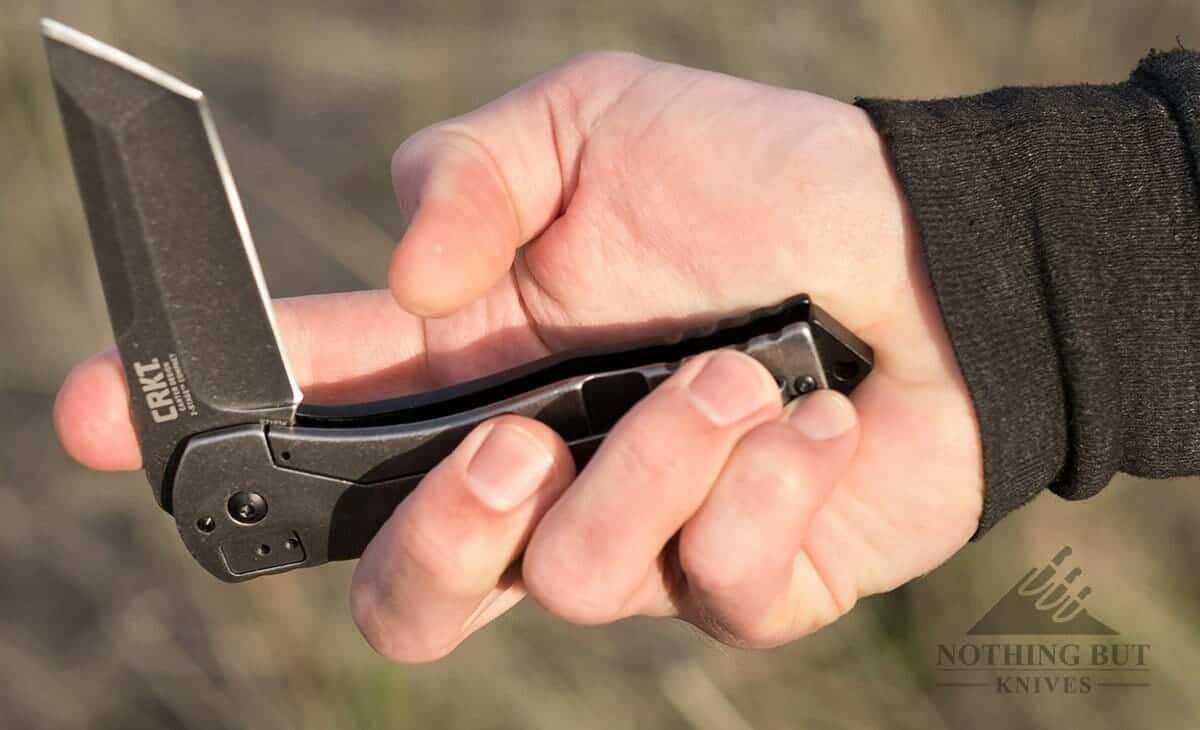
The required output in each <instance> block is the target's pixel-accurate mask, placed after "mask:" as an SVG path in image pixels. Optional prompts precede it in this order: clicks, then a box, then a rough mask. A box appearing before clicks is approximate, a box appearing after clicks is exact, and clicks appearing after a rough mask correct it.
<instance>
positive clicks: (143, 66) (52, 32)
mask: <svg viewBox="0 0 1200 730" xmlns="http://www.w3.org/2000/svg"><path fill="white" fill-rule="evenodd" d="M41 25H42V37H43V38H45V39H46V40H47V41H54V42H56V43H61V44H62V45H64V46H68V47H70V48H74V49H75V50H77V51H79V52H80V53H86V54H88V55H89V56H95V57H96V58H99V59H103V60H105V61H107V62H109V63H111V64H113V65H115V66H118V67H120V68H123V69H125V70H126V71H129V72H130V73H132V74H135V75H137V76H140V77H142V78H143V79H145V80H147V81H149V82H151V83H153V84H157V85H158V86H161V87H163V88H164V89H167V90H169V91H172V92H174V93H176V94H179V95H180V96H183V97H187V98H188V99H192V100H194V101H196V102H199V103H203V102H204V92H202V91H200V90H199V89H197V88H196V87H194V86H192V85H191V84H188V83H186V82H183V81H180V80H179V79H177V78H175V77H174V76H172V75H171V74H169V73H167V72H166V71H163V70H162V69H159V68H155V67H154V66H151V65H150V64H148V63H146V62H145V61H143V60H141V59H140V58H135V57H134V56H131V55H129V54H128V53H126V52H124V51H122V50H120V49H119V48H114V47H112V46H110V45H108V44H107V43H104V42H103V41H99V40H96V39H95V38H93V37H92V36H90V35H88V34H87V33H83V32H81V31H78V30H75V29H74V28H72V27H71V26H69V25H65V24H63V23H60V22H58V21H57V20H54V19H53V18H42V21H41Z"/></svg>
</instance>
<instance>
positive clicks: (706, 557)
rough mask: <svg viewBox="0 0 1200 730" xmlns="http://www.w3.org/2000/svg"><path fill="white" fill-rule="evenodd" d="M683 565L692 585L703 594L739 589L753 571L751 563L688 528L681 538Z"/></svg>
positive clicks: (680, 554) (681, 561)
mask: <svg viewBox="0 0 1200 730" xmlns="http://www.w3.org/2000/svg"><path fill="white" fill-rule="evenodd" d="M679 568H680V570H682V571H683V574H684V576H686V577H687V582H688V586H690V587H691V589H693V590H694V591H696V592H698V593H699V594H700V595H701V596H703V595H714V594H721V595H723V594H728V593H730V592H733V591H736V590H737V589H739V588H741V587H742V586H744V585H745V584H746V582H747V581H748V580H749V579H750V572H751V566H749V565H746V564H745V563H744V562H743V561H740V560H735V559H733V558H732V557H731V556H730V554H729V553H727V552H725V551H723V550H721V548H720V546H719V545H714V544H712V541H711V540H705V539H704V538H703V537H701V538H697V537H695V536H694V534H693V533H691V532H689V531H688V530H684V531H683V533H682V534H681V535H680V538H679Z"/></svg>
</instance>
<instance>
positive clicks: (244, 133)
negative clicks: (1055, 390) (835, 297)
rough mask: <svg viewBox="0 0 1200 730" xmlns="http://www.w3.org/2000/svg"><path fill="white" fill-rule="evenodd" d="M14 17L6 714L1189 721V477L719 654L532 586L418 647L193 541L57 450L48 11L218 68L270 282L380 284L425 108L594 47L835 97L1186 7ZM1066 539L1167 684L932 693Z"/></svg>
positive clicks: (530, 721)
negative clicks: (847, 613)
mask: <svg viewBox="0 0 1200 730" xmlns="http://www.w3.org/2000/svg"><path fill="white" fill-rule="evenodd" d="M15 4H16V3H9V6H8V7H6V8H5V9H4V12H3V14H2V15H0V170H2V171H3V173H2V174H0V232H2V234H3V238H2V239H0V251H3V258H2V259H0V261H2V264H0V343H2V344H0V433H2V435H3V438H0V575H2V576H3V582H4V586H3V588H0V727H4V728H30V729H31V730H34V729H39V728H56V729H70V728H83V727H105V728H107V727H112V728H124V729H128V730H135V729H137V728H157V727H173V728H206V729H210V730H212V729H219V728H242V727H254V728H259V729H261V730H271V729H273V728H279V729H280V730H282V729H283V728H288V729H289V730H293V729H303V728H313V729H319V730H327V729H329V728H343V727H344V728H351V727H354V728H358V727H362V728H385V727H386V728H399V727H422V728H424V727H471V728H478V727H483V728H509V727H521V728H546V729H547V730H550V729H552V728H561V727H580V728H597V729H599V728H609V727H680V728H687V727H690V728H696V729H697V730H708V728H721V729H726V728H731V729H736V728H751V727H752V728H784V727H811V728H843V727H844V728H851V727H853V728H858V727H903V728H909V727H911V728H923V729H924V728H940V727H973V728H984V727H1047V728H1048V727H1058V726H1060V725H1061V724H1062V722H1063V720H1064V719H1066V718H1069V719H1070V724H1071V725H1076V726H1087V727H1094V728H1109V727H1111V728H1118V727H1119V728H1125V727H1145V728H1151V727H1153V728H1161V727H1194V726H1196V724H1197V722H1198V720H1197V718H1200V711H1198V710H1200V697H1197V695H1196V693H1195V692H1194V691H1193V688H1194V686H1195V677H1197V676H1200V633H1198V632H1197V631H1196V628H1195V627H1196V622H1197V617H1198V616H1200V613H1198V612H1197V610H1196V606H1197V602H1198V601H1200V590H1197V588H1196V587H1195V586H1196V585H1197V584H1196V581H1195V579H1194V577H1193V576H1194V574H1193V573H1192V570H1193V567H1194V565H1195V564H1196V560H1197V558H1198V557H1200V539H1198V538H1197V536H1196V527H1197V524H1200V522H1198V520H1197V516H1196V515H1197V512H1198V509H1197V508H1198V507H1200V504H1198V497H1197V492H1196V489H1195V485H1194V484H1189V483H1187V482H1183V481H1180V482H1171V483H1159V484H1145V485H1137V486H1133V485H1131V484H1127V483H1122V484H1120V485H1118V486H1115V487H1114V488H1112V489H1110V490H1109V491H1107V492H1106V493H1105V494H1104V495H1102V496H1101V497H1100V498H1098V499H1096V500H1093V501H1091V502H1088V503H1083V504H1065V503H1061V502H1058V501H1056V500H1054V499H1050V498H1045V499H1041V500H1039V501H1038V502H1036V503H1035V504H1034V505H1033V506H1032V507H1030V508H1027V509H1025V510H1023V511H1022V512H1020V513H1019V514H1017V515H1014V516H1013V517H1011V518H1009V519H1008V520H1007V521H1006V522H1005V523H1003V524H1002V525H1001V526H1000V527H999V528H997V529H996V530H995V531H994V533H993V534H992V535H990V536H989V537H988V539H986V540H985V541H983V542H982V543H980V544H978V545H973V546H971V547H970V548H968V549H967V550H965V551H964V552H963V553H962V554H961V555H960V556H959V557H957V558H956V559H954V560H953V561H951V563H949V564H948V565H947V566H945V567H944V568H942V569H941V570H938V571H937V572H935V573H934V574H932V575H930V576H927V577H926V578H924V579H922V580H920V581H917V582H916V583H914V584H913V585H911V586H910V587H908V588H906V589H904V590H901V591H897V592H896V593H894V594H891V595H889V596H884V597H879V598H876V599H873V600H869V601H866V602H864V603H863V605H861V606H860V607H859V609H858V610H856V611H855V612H854V613H853V614H852V616H851V617H849V618H848V619H846V620H844V621H842V622H840V623H839V624H838V625H836V626H835V627H832V628H831V629H828V630H826V631H824V632H821V633H820V634H819V635H817V636H815V637H812V638H811V639H810V640H807V641H804V642H800V643H797V644H795V645H792V646H789V647H786V648H783V649H780V650H776V651H773V652H765V653H757V654H750V653H743V652H736V651H731V650H727V649H724V648H721V647H720V646H718V645H716V644H714V643H712V642H711V641H708V640H706V639H703V638H701V637H700V636H698V635H697V634H696V633H695V632H693V631H691V630H689V629H687V628H686V627H684V626H682V625H678V624H671V623H662V622H650V621H637V620H634V621H628V622H624V623H621V624H619V625H616V626H611V627H605V628H578V627H571V626H567V625H563V624H561V623H559V622H557V621H555V620H552V619H550V618H548V617H546V616H545V615H543V614H542V613H541V612H540V611H539V610H538V609H537V608H536V607H535V606H524V607H522V608H521V609H520V610H518V611H516V612H515V613H514V614H513V615H511V616H509V617H507V618H505V619H504V620H502V621H501V622H500V623H499V624H498V625H496V626H494V627H492V628H490V629H489V630H487V631H485V632H483V633H482V634H481V635H479V636H478V637H476V638H474V639H472V640H471V641H469V642H468V643H467V644H466V645H465V646H464V647H463V648H462V649H461V650H460V651H459V652H458V653H456V654H455V655H454V656H453V657H451V658H450V659H448V660H445V661H443V662H440V663H437V664H435V665H432V666H426V667H416V668H400V667H392V666H389V665H387V664H386V663H385V662H383V661H382V660H380V659H377V658H375V657H374V656H373V655H371V654H370V653H369V651H368V649H367V647H366V646H365V644H364V643H363V642H362V641H361V640H360V639H359V638H358V637H357V635H356V633H355V631H354V629H353V626H352V625H351V622H350V619H349V616H348V611H347V610H346V608H345V596H344V592H345V586H346V583H347V580H348V576H349V572H348V569H347V566H330V567H326V568H324V569H321V570H318V571H305V572H301V573H293V574H289V575H286V576H283V577H278V578H275V579H271V580H264V581H258V582H255V583H252V584H249V585H243V586H226V585H222V584H219V583H216V582H214V581H212V580H211V579H210V578H209V577H208V576H207V575H205V574H202V572H201V571H200V569H199V568H198V567H195V566H194V565H192V564H191V562H190V560H189V559H188V558H187V557H186V554H185V552H184V551H183V549H182V547H181V546H180V545H179V544H178V540H177V538H176V536H175V535H174V533H173V528H172V526H171V522H170V521H169V519H167V518H166V517H165V516H164V515H162V514H161V513H160V512H158V510H157V509H156V508H155V507H154V506H153V502H152V500H151V499H150V495H149V491H148V489H147V487H146V485H145V484H144V483H143V479H142V477H141V475H119V476H102V475H95V474H89V473H85V472H84V471H83V470H82V469H80V468H78V467H76V466H74V465H72V464H70V463H69V462H68V461H67V459H66V458H65V457H64V456H63V455H62V454H61V453H60V452H59V451H58V449H57V447H56V445H55V443H54V439H53V436H52V432H51V427H50V423H49V408H50V404H51V401H52V397H53V393H54V390H55V388H56V387H57V385H58V383H59V381H60V379H61V378H62V376H63V375H64V373H65V372H66V371H67V369H68V368H69V367H70V365H71V364H72V363H73V362H75V361H76V360H78V359H79V358H81V357H83V356H84V355H86V354H88V353H90V352H91V351H93V350H94V349H96V348H100V347H104V346H106V344H107V343H108V341H109V334H108V324H107V318H106V316H105V313H104V309H103V302H102V298H101V295H100V292H99V288H98V284H97V280H96V275H95V272H94V270H93V264H92V259H91V253H90V249H89V244H88V239H87V236H86V231H85V228H84V225H83V221H82V215H81V211H80V206H79V202H78V199H77V195H76V192H75V188H74V182H73V179H72V177H71V172H70V168H69V165H68V162H67V159H66V156H65V150H64V144H63V140H62V137H61V132H60V129H59V124H58V119H57V117H56V113H55V110H54V107H53V100H52V98H51V94H50V86H49V82H48V80H47V77H46V69H45V67H44V61H43V58H42V55H41V49H40V40H39V38H38V34H37V26H36V20H37V17H38V16H39V15H40V14H48V15H53V16H55V17H57V18H59V19H61V20H64V21H66V22H68V23H71V24H73V25H76V26H78V27H80V28H82V29H84V30H86V31H89V32H92V33H94V34H96V35H98V36H99V37H101V38H105V39H108V40H110V41H113V42H115V43H117V44H119V45H121V46H123V47H125V48H127V49H129V50H131V51H132V52H134V53H136V54H139V55H142V56H144V57H146V58H148V59H151V60H152V61H154V62H156V63H159V64H161V65H163V66H165V67H167V68H170V69H172V70H175V71H177V72H179V73H180V74H181V75H183V76H185V77H186V78H189V79H191V80H193V81H195V82H196V83H198V84H199V85H201V86H202V87H203V88H205V89H206V90H207V91H208V92H209V94H210V96H211V97H212V98H213V99H214V100H215V102H216V103H217V105H218V107H219V110H220V112H221V119H220V120H219V121H220V125H221V128H222V130H223V132H224V136H225V142H226V147H227V149H228V151H229V153H230V156H231V158H232V164H233V166H234V169H235V174H236V175H237V176H238V179H239V182H240V185H241V188H242V191H243V193H244V196H245V198H246V200H247V207H248V209H249V215H250V218H251V222H252V225H253V227H254V228H255V231H256V238H257V239H258V241H259V248H260V251H262V252H263V254H264V263H265V266H266V269H267V274H268V278H269V280H270V282H271V284H272V288H273V290H274V291H275V292H276V293H277V294H294V293H301V292H311V291H330V290H338V289H346V288H356V287H360V286H370V285H379V284H380V283H381V280H380V272H381V271H382V270H383V268H384V262H385V261H386V258H387V255H388V250H389V247H390V245H391V242H392V240H393V239H394V237H395V236H396V235H397V234H398V233H399V231H400V230H401V221H400V220H399V217H398V216H397V215H396V214H395V213H394V212H393V210H392V207H391V196H390V191H389V188H388V180H387V173H386V161H387V159H388V156H389V155H390V153H391V150H392V148H393V147H394V146H395V145H396V144H397V143H398V142H399V141H400V140H402V139H403V138H404V137H405V136H406V135H407V134H408V133H410V132H412V131H414V130H415V129H417V128H419V127H420V126H422V125H424V124H426V123H428V122H431V121H433V120H435V119H438V118H441V117H445V116H447V115H451V114H455V113H459V112H462V111H465V110H467V109H469V108H471V107H473V106H475V105H477V104H480V103H482V102H484V101H486V100H488V99H490V98H492V97H493V96H495V95H498V94H500V93H502V92H504V91H505V90H507V89H508V88H510V87H512V86H513V85H515V84H518V83H520V82H521V81H523V80H525V79H527V78H529V77H531V76H533V75H535V74H537V73H539V72H540V71H542V70H545V69H546V68H548V67H550V66H552V65H554V64H556V63H558V62H560V61H562V60H564V59H566V58H568V57H570V56H571V55H574V54H576V53H578V52H581V51H585V50H589V49H595V48H601V47H610V48H614V47H615V48H626V49H631V50H636V51H639V52H641V53H644V54H646V55H651V56H655V57H659V58H665V59H670V60H675V61H679V62H683V63H688V64H693V65H698V66H702V67H706V68H713V69H719V70H722V71H726V72H729V73H732V74H737V75H742V76H748V77H751V78H755V79H758V80H762V81H766V82H771V83H776V84H781V85H788V86H795V87H804V88H808V89H811V90H814V91H817V92H822V93H826V94H830V95H833V96H838V97H842V98H849V97H851V96H854V95H903V96H932V95H943V94H952V93H963V92H970V91H974V90H979V89H983V88H987V87H991V86H995V85H1000V84H1018V83H1055V82H1067V81H1075V80H1091V81H1105V80H1115V79H1119V78H1121V77H1123V76H1124V75H1125V74H1126V73H1128V70H1129V69H1130V68H1131V67H1132V66H1133V64H1134V63H1135V62H1136V61H1137V59H1138V58H1139V56H1141V55H1142V54H1143V53H1144V52H1145V51H1146V50H1147V49H1148V48H1150V47H1160V48H1161V47H1169V46H1172V45H1174V44H1175V42H1176V36H1177V35H1179V36H1182V39H1183V41H1184V42H1185V43H1187V42H1192V43H1194V44H1195V43H1200V7H1198V6H1196V4H1195V3H1193V2H1183V1H1180V2H1124V3H1121V2H1081V1H1078V2H1069V1H1066V0H1063V1H1059V2H1033V0H1025V1H1023V2H1015V1H1014V2H1008V3H1002V2H990V3H983V2H979V3H966V2H949V1H946V2H938V1H936V0H909V1H907V2H884V1H883V0H880V2H875V3H871V2H866V1H865V0H862V1H856V2H851V1H844V2H833V1H827V2H808V3H803V4H800V3H786V2H780V3H770V2H740V3H724V4H720V3H714V4H697V3H685V2H682V1H681V0H642V2H622V3H593V4H582V3H581V4H567V3H564V4H561V5H555V4H552V3H550V2H547V1H546V0H539V1H538V2H530V3H517V2H508V1H506V2H477V3H472V4H467V3H441V2H436V1H434V0H424V1H423V2H421V1H417V2H408V3H392V2H388V3H385V2H376V1H370V0H364V1H362V2H356V3H321V2H315V1H312V0H310V1H309V2H284V1H283V0H272V1H270V2H265V1H264V2H256V3H244V2H238V3H235V2H200V1H199V0H196V1H195V2H175V3H172V2H136V1H134V0H126V1H117V0H88V1H85V0H76V1H75V2H67V1H66V0H64V1H62V2H45V3H42V4H41V5H40V7H12V6H13V5H15ZM1064 543H1069V544H1071V545H1073V546H1074V547H1075V548H1076V550H1077V553H1078V554H1079V555H1080V556H1081V557H1082V559H1083V560H1084V563H1085V565H1086V567H1087V570H1088V577H1089V579H1090V580H1091V581H1092V583H1093V585H1094V586H1095V588H1096V595H1095V596H1094V603H1093V605H1094V610H1095V611H1096V612H1097V613H1098V614H1099V615H1101V616H1102V617H1103V618H1104V619H1105V620H1106V621H1107V622H1109V623H1110V624H1112V625H1114V626H1116V627H1117V628H1119V629H1120V630H1122V632H1123V633H1124V635H1125V636H1126V637H1127V638H1128V639H1129V640H1131V641H1133V640H1138V641H1146V642H1150V643H1151V644H1152V645H1153V647H1154V648H1153V655H1152V659H1153V662H1154V667H1155V669H1154V672H1153V676H1152V679H1151V681H1152V683H1153V686H1152V687H1150V688H1143V689H1125V690H1113V691H1109V692H1098V693H1093V694H1091V695H1086V696H1083V697H1063V696H1041V697H1031V698H1007V697H1000V696H997V695H994V694H991V693H986V692H985V693H976V694H972V693H971V692H977V691H975V690H970V691H968V690H959V691H954V690H944V689H943V690H936V689H933V688H931V687H930V682H931V680H932V677H931V674H932V672H931V666H932V664H933V661H934V656H935V655H934V652H935V645H936V644H937V643H938V642H945V641H954V640H956V639H958V638H959V637H960V636H961V633H962V632H963V631H964V630H965V629H966V628H968V627H969V626H970V625H971V624H972V623H973V621H974V620H975V618H977V617H978V616H979V614H980V613H982V611H984V610H985V609H986V608H987V607H989V606H990V605H991V603H992V602H993V601H995V600H996V599H997V598H998V597H999V595H1000V594H1001V593H1002V592H1003V591H1004V590H1006V589H1007V588H1008V586H1009V585H1011V583H1012V582H1013V581H1015V580H1016V579H1017V578H1019V577H1020V576H1021V574H1023V573H1024V571H1025V570H1026V569H1027V568H1028V567H1030V566H1032V565H1034V564H1038V563H1041V562H1042V561H1044V560H1045V559H1046V558H1047V557H1048V556H1049V555H1052V554H1053V553H1054V552H1055V551H1056V550H1057V548H1058V547H1059V546H1060V545H1062V544H1064Z"/></svg>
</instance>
